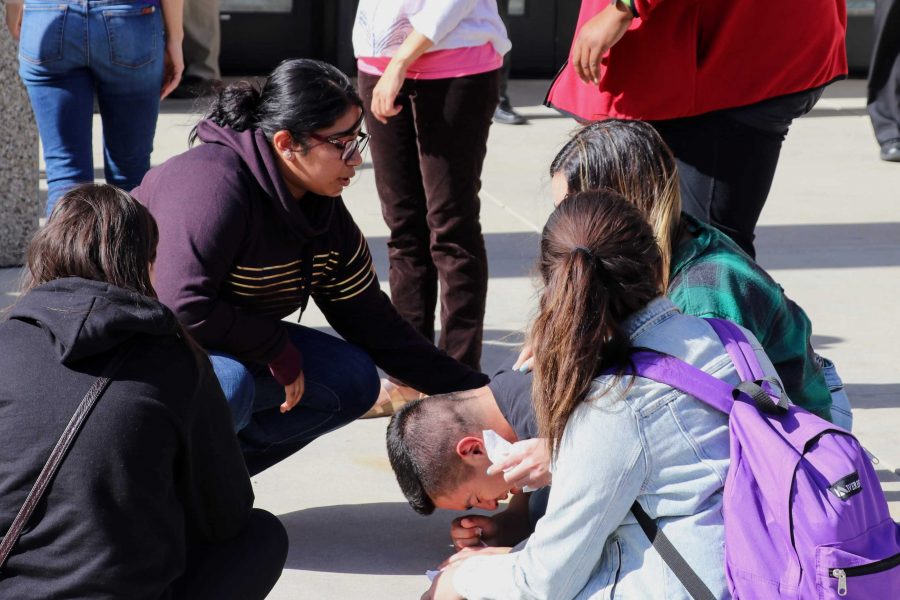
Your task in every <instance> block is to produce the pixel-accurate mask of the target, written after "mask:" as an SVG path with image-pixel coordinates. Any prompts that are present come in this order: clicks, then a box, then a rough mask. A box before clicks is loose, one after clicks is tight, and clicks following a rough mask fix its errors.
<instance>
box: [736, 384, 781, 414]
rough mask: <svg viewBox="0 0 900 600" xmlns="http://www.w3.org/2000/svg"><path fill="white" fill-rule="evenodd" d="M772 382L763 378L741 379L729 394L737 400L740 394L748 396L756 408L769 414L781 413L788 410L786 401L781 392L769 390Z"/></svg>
mask: <svg viewBox="0 0 900 600" xmlns="http://www.w3.org/2000/svg"><path fill="white" fill-rule="evenodd" d="M771 389H772V384H771V383H770V382H769V381H767V380H764V379H758V380H756V381H742V382H740V383H739V384H738V385H737V386H735V388H734V389H733V390H732V391H731V396H732V397H733V398H734V399H735V400H737V399H738V396H739V395H741V394H746V395H748V396H750V398H751V399H752V400H753V403H754V404H755V405H756V408H757V410H759V411H760V412H762V413H766V414H769V415H783V414H785V413H786V412H787V410H788V406H789V404H788V401H787V399H786V398H785V397H784V395H783V394H776V393H773V392H772V391H771Z"/></svg>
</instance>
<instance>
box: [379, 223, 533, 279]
mask: <svg viewBox="0 0 900 600" xmlns="http://www.w3.org/2000/svg"><path fill="white" fill-rule="evenodd" d="M540 239H541V236H540V235H539V234H538V233H536V232H533V231H516V232H512V233H486V234H484V245H485V247H486V249H487V255H488V271H489V273H490V276H491V278H492V279H493V278H495V277H531V275H532V268H533V265H534V263H535V260H536V259H537V253H538V249H539V246H540ZM366 241H367V242H368V243H369V252H371V253H372V262H373V263H374V264H375V270H376V272H377V274H378V278H379V279H380V280H382V281H387V277H388V249H387V241H388V239H387V238H386V237H383V236H369V237H367V238H366Z"/></svg>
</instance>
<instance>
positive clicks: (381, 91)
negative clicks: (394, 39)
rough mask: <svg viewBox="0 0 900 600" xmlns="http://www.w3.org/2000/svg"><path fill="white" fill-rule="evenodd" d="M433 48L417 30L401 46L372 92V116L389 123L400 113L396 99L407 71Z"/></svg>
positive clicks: (432, 43) (429, 41)
mask: <svg viewBox="0 0 900 600" xmlns="http://www.w3.org/2000/svg"><path fill="white" fill-rule="evenodd" d="M432 46H434V42H433V41H431V40H430V39H428V38H427V37H425V36H424V35H422V34H421V33H419V32H418V31H416V30H415V29H413V30H412V32H411V33H410V34H409V35H408V36H407V38H406V40H405V41H404V42H403V44H401V45H400V47H399V48H398V49H397V53H396V54H394V56H393V58H391V62H389V63H388V66H387V68H386V69H385V70H384V74H383V75H382V76H381V79H379V80H378V84H376V85H375V89H374V90H372V114H373V115H375V118H376V119H378V120H379V121H381V122H382V123H387V120H388V118H389V117H393V116H394V115H396V114H397V113H399V112H400V109H401V108H402V107H401V106H398V105H395V104H394V99H396V98H397V94H398V93H399V92H400V87H401V86H402V85H403V80H404V79H406V70H407V69H408V68H409V66H410V65H411V64H413V63H414V62H415V61H416V59H417V58H419V57H420V56H422V55H423V54H425V52H427V51H428V49H429V48H431V47H432Z"/></svg>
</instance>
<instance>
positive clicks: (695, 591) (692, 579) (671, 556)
mask: <svg viewBox="0 0 900 600" xmlns="http://www.w3.org/2000/svg"><path fill="white" fill-rule="evenodd" d="M631 512H632V513H634V518H635V519H637V522H638V524H639V525H640V526H641V529H643V530H644V534H645V535H646V536H647V539H649V540H650V543H651V544H653V547H654V548H656V551H657V552H659V555H660V556H662V559H663V561H665V563H666V564H667V565H668V566H669V568H670V569H672V572H673V573H675V577H677V578H678V581H680V582H681V585H683V586H684V588H685V589H686V590H687V592H688V594H690V595H691V598H693V599H694V600H716V597H715V596H714V595H713V593H712V592H711V591H709V588H708V587H706V584H705V583H703V580H701V579H700V577H698V576H697V573H696V572H695V571H694V570H693V569H692V568H691V567H690V565H688V564H687V561H685V560H684V557H683V556H681V554H680V553H679V552H678V550H676V549H675V546H673V545H672V542H670V541H669V538H667V537H666V534H664V533H663V532H662V531H660V530H659V527H658V526H657V525H656V521H654V520H653V519H651V518H650V516H649V515H648V514H647V513H645V512H644V509H643V508H641V505H640V504H638V503H637V501H635V502H634V504H632V505H631Z"/></svg>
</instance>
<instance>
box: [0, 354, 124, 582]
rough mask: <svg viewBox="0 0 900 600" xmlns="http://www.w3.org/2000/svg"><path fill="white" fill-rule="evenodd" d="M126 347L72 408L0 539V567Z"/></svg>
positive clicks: (121, 359)
mask: <svg viewBox="0 0 900 600" xmlns="http://www.w3.org/2000/svg"><path fill="white" fill-rule="evenodd" d="M129 349H130V345H129V346H126V347H125V348H122V349H120V350H119V352H118V353H117V354H116V355H115V356H114V357H113V359H112V360H111V361H110V362H109V363H108V364H107V365H106V368H105V369H103V373H102V374H101V375H100V377H98V378H97V379H96V380H95V381H94V383H93V385H91V387H90V389H88V391H87V394H85V396H84V398H82V399H81V403H80V404H79V405H78V408H76V409H75V414H73V415H72V418H71V419H70V420H69V424H68V425H66V428H65V430H63V433H62V436H60V438H59V441H57V442H56V446H54V448H53V451H52V452H50V458H48V459H47V462H46V463H45V464H44V468H43V469H41V472H40V474H39V475H38V478H37V481H35V482H34V486H33V487H32V488H31V491H30V492H28V496H27V497H26V498H25V503H24V504H22V508H20V509H19V513H18V514H17V515H16V518H15V519H13V522H12V525H10V527H9V531H7V532H6V535H4V536H3V539H2V540H0V569H3V565H5V564H6V559H7V558H9V555H10V553H11V552H12V549H13V546H15V545H16V542H17V541H19V536H20V535H22V529H24V528H25V525H26V524H27V523H28V519H30V518H31V513H33V512H34V509H35V507H36V506H37V504H38V502H40V501H41V498H42V497H43V495H44V492H45V491H46V490H47V487H48V486H49V485H50V482H51V481H53V477H54V475H56V471H57V470H58V469H59V465H60V463H62V461H63V459H64V458H65V457H66V454H67V453H68V451H69V448H70V447H71V446H72V442H73V441H75V437H76V436H77V435H78V432H79V431H80V430H81V427H82V425H84V422H85V421H86V420H87V418H88V415H90V413H91V409H93V408H94V405H95V404H96V403H97V400H99V399H100V396H102V395H103V392H105V391H106V388H107V387H108V386H109V383H110V380H111V378H112V376H113V375H114V374H115V372H116V371H117V370H118V369H119V367H120V366H121V365H122V362H123V361H124V360H125V357H126V356H127V355H128V350H129Z"/></svg>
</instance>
